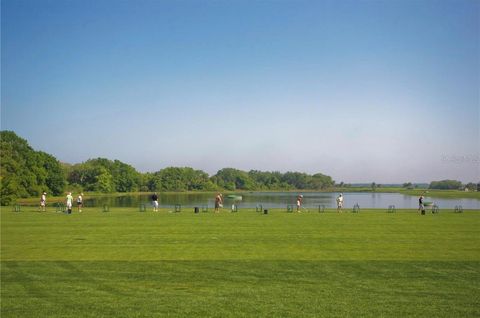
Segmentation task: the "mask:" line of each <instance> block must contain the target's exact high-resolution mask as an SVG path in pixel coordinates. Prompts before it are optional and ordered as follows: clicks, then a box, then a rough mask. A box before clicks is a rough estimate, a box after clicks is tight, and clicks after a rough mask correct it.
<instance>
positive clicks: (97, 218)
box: [1, 208, 480, 318]
mask: <svg viewBox="0 0 480 318" xmlns="http://www.w3.org/2000/svg"><path fill="white" fill-rule="evenodd" d="M1 265H2V266H1V283H2V284H1V317H2V318H8V317H479V316H480V211H478V210H477V211H465V213H462V214H455V213H452V212H446V211H442V212H441V213H440V214H436V215H431V214H428V215H424V216H421V215H418V214H416V213H415V212H414V211H413V210H410V211H405V210H401V211H397V213H385V211H384V210H377V211H374V210H362V212H361V213H358V214H353V213H342V214H337V213H332V211H328V213H301V214H296V213H286V212H284V211H280V210H273V211H270V213H269V214H268V215H263V214H260V213H255V212H254V211H252V210H242V211H240V212H238V213H228V212H223V213H221V214H213V213H200V214H198V215H195V214H194V213H193V211H191V210H190V209H189V210H188V211H187V210H185V211H182V212H181V213H168V212H167V210H164V209H162V210H161V212H158V213H153V212H144V213H140V212H138V210H137V209H133V208H132V209H128V208H117V209H115V208H112V209H111V211H110V212H108V213H103V212H101V211H100V209H94V208H87V209H85V210H84V212H83V213H81V214H78V213H75V212H74V214H72V215H65V214H63V213H55V212H54V210H52V209H51V210H50V211H49V212H46V213H39V212H35V208H24V210H22V212H20V213H14V212H11V209H9V208H3V209H2V211H1Z"/></svg>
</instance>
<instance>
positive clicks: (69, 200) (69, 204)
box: [66, 192, 73, 214]
mask: <svg viewBox="0 0 480 318" xmlns="http://www.w3.org/2000/svg"><path fill="white" fill-rule="evenodd" d="M72 202H73V197H72V192H68V194H67V202H66V206H67V213H68V214H72Z"/></svg>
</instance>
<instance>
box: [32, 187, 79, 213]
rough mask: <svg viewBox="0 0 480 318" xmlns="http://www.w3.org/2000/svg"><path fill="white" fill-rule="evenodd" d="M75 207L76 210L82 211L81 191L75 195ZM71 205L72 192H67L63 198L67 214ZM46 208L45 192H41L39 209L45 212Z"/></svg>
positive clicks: (70, 210) (70, 209)
mask: <svg viewBox="0 0 480 318" xmlns="http://www.w3.org/2000/svg"><path fill="white" fill-rule="evenodd" d="M76 202H77V209H78V212H82V208H83V193H80V194H79V195H78V197H77V201H76ZM72 207H73V196H72V192H68V194H67V197H66V198H65V209H66V212H67V213H68V214H71V213H72ZM46 209H47V193H46V192H43V193H42V196H41V197H40V211H41V212H45V211H46Z"/></svg>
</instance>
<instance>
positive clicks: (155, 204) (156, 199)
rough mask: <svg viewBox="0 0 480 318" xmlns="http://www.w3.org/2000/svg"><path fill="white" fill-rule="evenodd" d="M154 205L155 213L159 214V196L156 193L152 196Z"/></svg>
mask: <svg viewBox="0 0 480 318" xmlns="http://www.w3.org/2000/svg"><path fill="white" fill-rule="evenodd" d="M152 205H153V212H158V195H157V193H156V192H155V193H154V194H152Z"/></svg>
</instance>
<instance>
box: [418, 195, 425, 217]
mask: <svg viewBox="0 0 480 318" xmlns="http://www.w3.org/2000/svg"><path fill="white" fill-rule="evenodd" d="M424 193H425V192H424ZM424 199H425V197H424V196H423V193H422V194H421V195H420V197H419V198H418V212H421V213H422V214H425V205H424V204H423V200H424Z"/></svg>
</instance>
